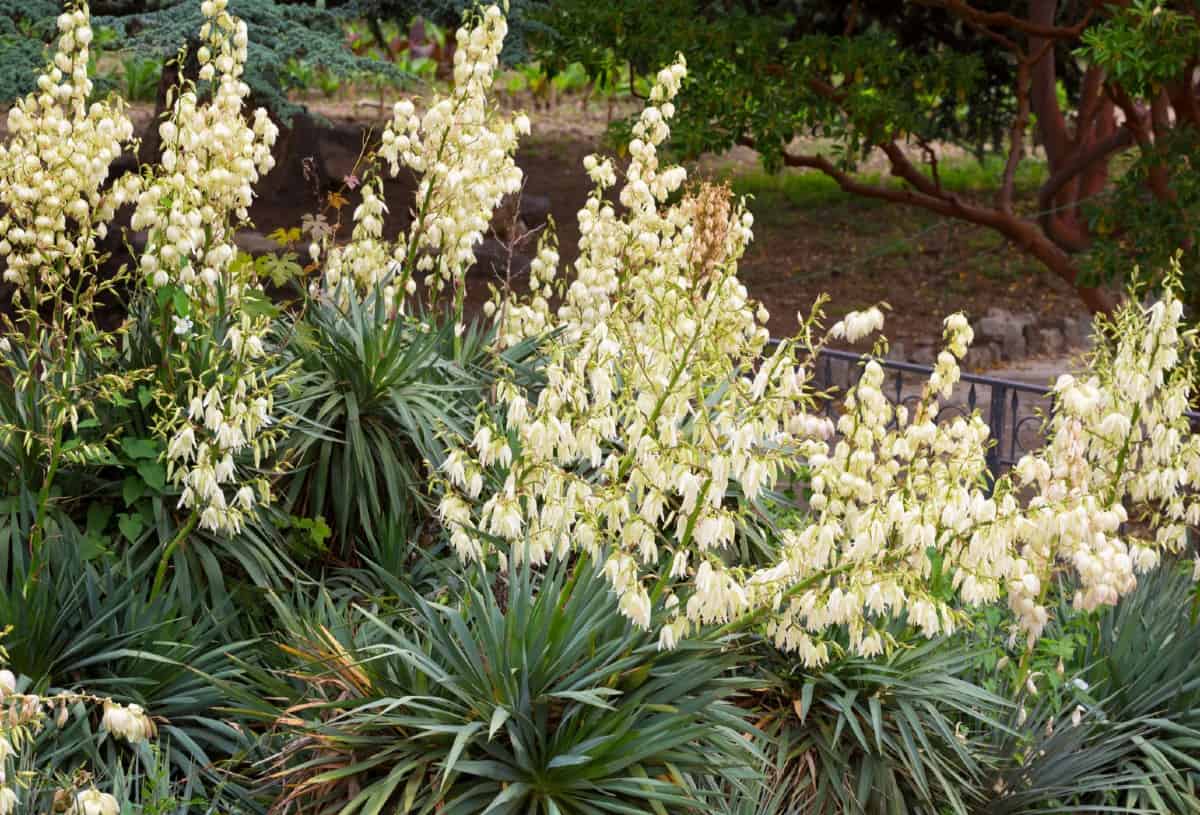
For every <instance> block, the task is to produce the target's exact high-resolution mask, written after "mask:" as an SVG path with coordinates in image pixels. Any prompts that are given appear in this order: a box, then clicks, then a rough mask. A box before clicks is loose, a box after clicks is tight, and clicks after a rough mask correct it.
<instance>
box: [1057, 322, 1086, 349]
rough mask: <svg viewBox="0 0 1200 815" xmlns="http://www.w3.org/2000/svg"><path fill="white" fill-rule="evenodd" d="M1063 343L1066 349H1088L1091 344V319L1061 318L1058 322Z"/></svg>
mask: <svg viewBox="0 0 1200 815" xmlns="http://www.w3.org/2000/svg"><path fill="white" fill-rule="evenodd" d="M1059 326H1060V328H1061V330H1062V334H1063V341H1064V342H1065V343H1066V346H1067V347H1068V348H1088V347H1090V346H1091V344H1092V318H1091V317H1086V316H1085V317H1063V318H1061V319H1060V320H1059Z"/></svg>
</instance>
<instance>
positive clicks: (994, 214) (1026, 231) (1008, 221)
mask: <svg viewBox="0 0 1200 815" xmlns="http://www.w3.org/2000/svg"><path fill="white" fill-rule="evenodd" d="M743 143H744V142H743ZM750 146H753V143H752V142H751V145H750ZM891 147H892V148H896V149H897V150H898V148H897V147H896V145H891ZM885 152H887V151H885ZM902 155H903V154H902V153H901V156H902ZM889 158H890V155H889ZM783 161H784V164H786V165H787V166H789V167H802V168H808V169H812V170H817V171H819V172H821V173H823V174H825V175H826V176H828V177H830V178H832V179H833V180H834V181H835V182H836V183H837V185H838V187H839V188H840V189H841V190H842V191H843V192H847V193H849V194H851V195H858V196H861V197H864V198H873V199H876V200H880V201H887V202H890V203H894V204H905V205H908V206H915V207H921V208H922V209H926V210H929V211H930V212H934V213H937V214H939V215H942V216H945V217H947V218H956V219H958V220H963V221H967V222H969V223H974V224H978V225H980V226H985V227H988V228H990V229H994V230H996V231H997V232H999V233H1000V234H1002V235H1004V237H1005V238H1007V239H1008V240H1009V241H1010V242H1011V243H1013V244H1014V245H1015V246H1016V247H1017V248H1018V249H1020V250H1022V251H1024V252H1026V253H1028V254H1029V255H1031V256H1032V257H1034V258H1036V259H1037V260H1038V261H1040V262H1041V263H1042V264H1043V265H1044V266H1045V267H1046V268H1047V269H1049V270H1050V271H1051V272H1053V273H1055V274H1057V275H1058V276H1059V277H1061V278H1062V279H1063V280H1065V281H1066V282H1067V283H1068V284H1069V285H1071V286H1072V287H1073V288H1074V289H1075V290H1076V291H1077V292H1078V293H1079V296H1080V299H1082V300H1083V302H1084V304H1085V305H1086V306H1087V307H1088V308H1089V309H1091V310H1092V311H1093V312H1109V311H1111V310H1112V309H1113V307H1114V305H1115V303H1114V301H1113V299H1112V297H1111V295H1110V294H1109V293H1108V292H1107V291H1105V290H1104V289H1098V288H1094V287H1091V286H1081V285H1079V284H1078V282H1077V281H1078V280H1079V269H1078V267H1077V266H1076V265H1075V263H1074V260H1073V259H1072V258H1071V256H1070V255H1069V254H1068V253H1067V252H1065V251H1064V250H1063V249H1062V248H1061V247H1059V246H1058V245H1056V244H1055V243H1054V242H1053V241H1052V240H1050V238H1049V237H1047V236H1046V235H1045V234H1043V233H1042V231H1041V230H1040V229H1039V228H1038V226H1037V224H1036V223H1033V222H1030V221H1027V220H1025V219H1022V218H1018V217H1017V216H1015V215H1013V214H1011V213H1007V212H1001V211H1000V210H998V209H990V208H986V207H980V206H977V205H974V204H970V203H967V202H964V201H963V200H961V199H960V198H959V197H958V196H954V195H945V194H940V195H930V194H927V193H926V192H923V191H921V190H920V189H911V188H895V187H883V186H879V185H875V184H865V183H863V182H861V181H858V180H857V179H855V178H854V177H853V176H851V175H850V174H849V173H846V172H844V171H843V170H840V169H838V167H837V166H836V165H834V164H833V162H831V161H829V159H827V158H825V157H824V156H813V155H795V154H792V153H788V152H787V151H784V154H783ZM893 169H894V170H899V171H900V172H902V173H910V172H916V175H917V176H919V177H920V178H921V179H923V181H924V182H925V185H929V180H928V179H927V178H925V177H924V176H923V175H921V173H920V172H917V171H916V168H915V167H913V166H912V164H911V162H908V160H907V158H905V159H904V161H903V162H902V163H901V164H900V165H899V166H898V167H897V165H893ZM901 177H904V176H901ZM904 180H906V181H907V180H908V178H905V179H904ZM927 188H928V187H927Z"/></svg>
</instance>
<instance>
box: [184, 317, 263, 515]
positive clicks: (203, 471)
mask: <svg viewBox="0 0 1200 815" xmlns="http://www.w3.org/2000/svg"><path fill="white" fill-rule="evenodd" d="M235 330H236V329H231V331H235ZM250 339H251V340H257V339H258V338H257V337H256V336H251V338H250ZM236 353H237V354H238V356H240V357H242V359H243V360H244V361H246V362H248V363H249V364H244V365H238V366H237V368H236V371H237V373H236V375H234V376H229V377H221V376H220V372H216V375H214V376H211V377H203V378H212V379H215V380H217V383H216V384H213V385H211V386H208V387H205V386H204V385H203V384H202V382H193V383H192V384H191V385H190V386H189V390H190V393H191V397H190V399H189V401H188V404H187V407H186V409H185V408H184V407H183V406H182V405H176V406H174V408H175V410H174V415H173V416H170V417H169V419H168V420H167V422H166V423H165V424H164V429H163V431H162V432H163V433H164V434H169V438H170V441H169V442H168V444H167V462H168V464H167V471H168V476H169V477H170V478H172V479H173V480H174V481H176V482H178V483H180V484H181V485H182V486H183V493H182V495H181V496H180V499H179V505H180V506H181V507H186V508H189V509H193V510H195V511H196V512H197V513H198V514H199V525H200V527H201V528H202V529H210V530H212V531H216V532H229V533H237V532H238V531H239V530H240V529H241V528H242V524H243V522H244V519H245V517H246V515H247V514H248V513H249V512H250V511H252V510H253V509H254V507H255V505H256V504H257V503H258V502H259V501H260V500H261V501H262V502H264V503H267V502H269V501H270V486H269V484H268V483H267V481H266V480H265V479H261V478H260V479H257V480H255V481H254V482H253V483H252V482H250V481H248V480H246V479H245V478H244V477H241V476H239V473H238V462H237V460H238V458H239V457H240V456H241V455H242V454H243V453H244V452H246V451H250V452H251V453H252V455H253V461H254V466H255V467H258V466H260V464H261V463H262V461H263V459H264V458H265V456H266V455H267V454H268V453H269V452H270V451H272V450H273V449H274V446H275V443H276V436H275V434H272V433H264V432H263V431H264V430H266V429H267V428H270V427H271V425H273V424H274V419H273V418H272V415H271V414H272V410H273V408H274V400H273V396H272V392H273V390H274V387H273V378H272V377H270V376H269V375H268V374H267V373H266V372H264V371H262V370H261V369H260V368H259V367H258V365H257V364H256V363H257V361H258V360H260V359H261V357H262V355H263V351H262V349H261V348H258V349H256V350H255V351H253V352H252V351H249V350H247V349H245V348H244V347H243V348H241V349H240V350H239V351H238V352H236ZM203 378H202V379H203ZM221 380H231V382H232V387H231V388H229V390H228V391H224V390H223V389H222V385H221Z"/></svg>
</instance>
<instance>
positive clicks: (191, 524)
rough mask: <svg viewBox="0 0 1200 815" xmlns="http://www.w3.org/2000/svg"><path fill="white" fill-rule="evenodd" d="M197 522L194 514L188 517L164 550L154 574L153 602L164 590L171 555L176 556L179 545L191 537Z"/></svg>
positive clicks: (151, 595)
mask: <svg viewBox="0 0 1200 815" xmlns="http://www.w3.org/2000/svg"><path fill="white" fill-rule="evenodd" d="M197 520H198V517H197V515H196V513H195V512H193V513H192V514H191V515H190V516H189V517H188V519H187V522H186V523H185V524H184V525H183V526H182V527H180V528H179V532H177V533H176V535H175V537H174V538H172V539H171V542H170V543H168V544H167V548H166V549H164V550H163V553H162V558H160V559H159V561H158V571H156V572H155V573H154V586H153V588H151V589H150V599H151V600H153V599H154V598H155V597H157V596H158V593H159V592H160V591H161V590H162V584H163V580H165V579H166V576H167V564H168V563H170V562H171V555H173V554H175V550H176V549H177V548H178V547H179V544H181V543H183V539H184V538H186V537H187V536H188V535H190V534H191V533H192V530H193V529H195V528H196V521H197Z"/></svg>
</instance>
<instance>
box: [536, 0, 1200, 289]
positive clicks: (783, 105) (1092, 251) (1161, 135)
mask: <svg viewBox="0 0 1200 815" xmlns="http://www.w3.org/2000/svg"><path fill="white" fill-rule="evenodd" d="M537 16H538V19H539V20H541V21H542V22H543V23H545V25H546V26H547V28H549V29H550V31H551V33H550V34H548V35H546V36H544V37H540V38H538V40H537V42H538V46H539V49H540V51H541V53H542V54H543V55H544V56H545V58H546V59H547V60H551V61H554V60H557V61H558V63H559V64H564V63H567V62H572V61H580V62H582V63H583V64H584V65H585V66H586V67H587V68H588V70H589V71H590V72H591V73H592V74H593V75H595V76H613V75H615V74H616V72H618V71H620V70H621V69H623V68H625V67H628V68H630V69H632V70H633V72H635V73H643V74H644V73H646V72H649V71H653V70H656V68H657V66H659V65H662V64H665V63H666V62H667V61H669V60H670V59H671V58H673V57H674V55H675V54H676V53H677V52H685V53H687V55H688V59H689V71H690V76H689V81H688V86H687V90H686V92H685V95H684V96H683V97H682V98H681V102H680V105H679V108H680V111H681V114H682V119H683V121H682V122H681V125H682V126H681V127H680V128H678V131H679V132H680V136H679V140H678V142H679V145H680V146H681V147H682V148H683V149H684V150H685V151H687V152H688V153H697V152H700V151H703V150H720V149H724V148H727V147H730V146H732V145H734V144H737V143H742V144H750V145H753V146H754V147H756V148H757V149H758V150H759V151H760V152H761V153H762V155H763V159H764V161H765V163H766V164H767V165H768V167H772V168H777V167H780V166H784V165H786V166H791V167H798V168H808V169H812V170H816V171H819V172H822V173H825V174H826V175H828V176H830V177H832V178H833V179H835V180H836V181H837V183H838V184H839V186H841V188H842V189H843V190H844V191H846V192H849V193H852V194H856V195H864V196H868V197H873V198H877V199H882V200H884V201H888V202H892V203H898V204H904V205H910V206H918V207H922V208H924V209H927V210H931V211H933V212H935V213H937V214H939V215H942V216H945V217H950V218H957V219H961V220H965V221H969V222H972V223H975V224H979V225H982V226H987V227H989V228H992V229H995V230H997V231H998V232H1000V233H1001V234H1002V235H1004V236H1005V237H1006V238H1008V239H1009V240H1010V241H1012V242H1013V243H1015V244H1016V245H1018V246H1020V247H1021V248H1022V249H1023V250H1025V251H1026V252H1028V253H1029V254H1030V255H1031V256H1032V257H1034V258H1035V259H1036V260H1038V261H1040V262H1041V263H1042V264H1043V265H1045V266H1046V267H1047V268H1048V269H1050V270H1052V271H1053V272H1055V273H1057V274H1058V275H1060V276H1061V277H1063V278H1064V279H1065V280H1067V281H1068V282H1070V283H1071V284H1072V285H1075V286H1076V287H1077V288H1078V289H1079V291H1080V294H1081V295H1082V297H1083V299H1084V301H1085V302H1086V303H1087V305H1088V306H1089V307H1091V308H1092V309H1094V310H1106V309H1107V308H1108V307H1109V306H1110V305H1111V302H1110V300H1109V298H1108V297H1107V296H1106V293H1105V292H1104V291H1103V290H1099V289H1097V288H1095V286H1096V285H1097V284H1102V283H1107V282H1110V281H1112V280H1113V279H1114V278H1115V277H1116V275H1117V272H1116V270H1117V269H1118V267H1121V268H1129V267H1130V263H1129V261H1130V259H1131V256H1132V259H1133V260H1135V261H1136V260H1141V261H1143V262H1144V263H1145V264H1146V265H1152V264H1153V263H1154V262H1156V261H1161V260H1163V259H1165V257H1167V256H1169V255H1170V254H1172V253H1173V252H1174V251H1175V250H1177V249H1178V248H1180V246H1183V247H1184V248H1186V249H1188V250H1189V251H1194V250H1193V249H1192V247H1193V246H1194V243H1195V241H1194V237H1193V236H1194V234H1195V223H1196V220H1195V219H1196V212H1197V202H1196V197H1195V195H1194V194H1193V193H1191V192H1189V191H1188V189H1187V187H1188V181H1187V180H1188V178H1190V177H1191V176H1192V175H1194V173H1192V172H1190V169H1189V168H1191V167H1193V166H1194V164H1193V161H1194V156H1195V146H1196V139H1195V135H1194V134H1195V133H1196V131H1197V130H1198V129H1200V101H1198V100H1200V94H1198V92H1197V88H1196V86H1195V82H1194V78H1193V76H1192V74H1193V72H1194V69H1195V67H1196V65H1197V62H1198V59H1200V38H1198V34H1197V31H1198V29H1197V18H1198V16H1200V6H1197V5H1196V4H1195V3H1194V2H1192V0H1113V1H1112V2H1095V3H1086V2H1082V0H1027V2H1020V3H1017V4H1013V3H1011V2H993V0H976V2H967V1H966V0H901V1H899V2H897V1H894V0H893V1H891V2H885V1H884V0H862V1H861V2H857V1H856V2H852V3H828V2H824V1H823V0H797V2H785V0H779V1H778V2H775V1H774V0H739V1H738V2H731V3H715V2H708V1H707V0H664V2H659V3H645V2H641V0H619V1H618V2H614V3H593V2H588V0H555V1H554V2H545V3H542V4H541V6H540V7H539V10H538V12H537ZM796 137H818V138H825V139H831V140H832V141H833V146H832V148H830V149H815V148H811V147H810V148H808V149H807V150H804V149H798V148H797V146H796V145H795V142H794V139H795V138H796ZM946 142H956V143H959V144H962V145H966V146H968V147H970V148H971V149H972V150H973V151H974V152H975V153H976V154H979V155H982V153H983V152H985V151H997V152H1003V153H1005V154H1006V155H1007V160H1006V161H1005V162H1004V170H1003V172H1002V174H1001V175H1000V176H999V177H998V178H997V179H996V188H997V193H996V195H995V199H994V200H993V201H990V202H984V201H980V200H975V199H969V200H968V199H965V198H964V197H963V196H961V195H959V194H957V193H954V192H952V191H950V190H947V189H945V188H944V187H943V185H942V184H941V181H940V178H939V173H938V170H939V168H938V158H939V149H938V148H939V146H940V145H941V144H944V143H946ZM810 144H811V143H810ZM1035 147H1040V148H1042V149H1044V153H1045V158H1046V161H1047V164H1048V170H1049V173H1048V176H1047V179H1046V181H1045V182H1044V184H1043V186H1042V188H1041V189H1040V190H1039V195H1038V201H1037V208H1036V212H1033V213H1030V212H1027V211H1024V210H1027V209H1029V208H1028V207H1024V208H1023V207H1021V206H1019V205H1018V202H1015V201H1014V199H1015V197H1016V196H1015V192H1014V187H1015V178H1016V169H1017V167H1018V166H1019V165H1020V163H1021V162H1022V161H1024V160H1027V159H1028V158H1029V156H1030V155H1031V152H1032V150H1033V149H1034V148H1035ZM1124 152H1131V154H1132V155H1133V156H1134V157H1135V158H1134V161H1133V164H1134V168H1133V171H1132V172H1129V173H1127V174H1124V175H1123V176H1122V178H1121V183H1120V184H1119V187H1118V189H1119V190H1121V192H1119V193H1113V192H1112V185H1111V184H1110V175H1115V174H1114V173H1111V170H1112V168H1113V167H1114V166H1115V163H1116V161H1117V157H1118V156H1120V155H1121V154H1122V153H1124ZM873 153H882V154H883V156H884V157H885V158H886V160H887V162H888V164H889V165H890V169H891V173H892V174H893V175H894V176H895V177H896V178H898V179H900V180H901V181H902V182H903V185H902V187H896V186H894V185H888V184H875V183H869V182H868V181H866V180H864V179H863V178H862V176H860V175H858V174H857V173H856V172H855V168H856V166H857V165H858V163H859V161H860V160H861V159H863V158H865V157H866V156H868V155H870V154H873ZM1123 164H1124V165H1127V164H1129V162H1123ZM1101 199H1102V200H1101ZM1097 204H1103V206H1101V207H1099V208H1097ZM1147 234H1152V235H1153V237H1152V239H1151V243H1152V244H1153V245H1152V246H1148V245H1147V243H1146V241H1145V240H1144V236H1145V235H1147ZM1122 264H1123V266H1122ZM1195 266H1196V264H1195V262H1194V260H1193V262H1192V263H1191V267H1192V269H1191V274H1193V275H1194V274H1195ZM1190 288H1195V287H1194V286H1192V287H1190Z"/></svg>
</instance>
